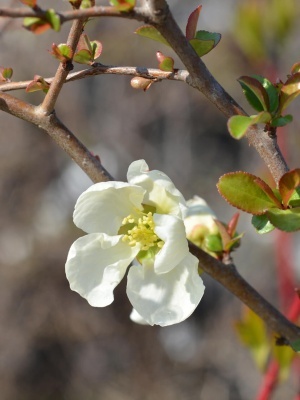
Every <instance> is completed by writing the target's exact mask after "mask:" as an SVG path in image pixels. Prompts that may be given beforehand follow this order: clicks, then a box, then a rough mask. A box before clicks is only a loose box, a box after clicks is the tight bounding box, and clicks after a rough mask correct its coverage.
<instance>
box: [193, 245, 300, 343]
mask: <svg viewBox="0 0 300 400" xmlns="http://www.w3.org/2000/svg"><path fill="white" fill-rule="evenodd" d="M190 251H191V253H193V254H194V255H195V256H196V257H197V258H198V260H199V264H200V267H201V268H202V269H203V270H204V271H205V272H206V273H207V274H209V275H210V276H211V277H212V278H213V279H215V280H217V281H218V282H220V283H221V284H222V285H223V286H224V287H226V289H228V290H229V291H230V292H231V293H233V294H234V295H235V296H236V297H237V298H238V299H240V300H241V301H242V302H243V303H244V304H246V305H247V306H248V307H249V308H251V310H253V311H254V312H255V313H256V314H257V315H258V316H259V317H260V318H261V319H262V320H263V321H265V323H266V324H267V325H268V326H269V327H270V328H271V329H272V330H273V331H274V332H275V333H277V334H278V335H279V336H280V337H282V338H284V339H286V340H287V342H288V343H292V342H294V341H296V340H299V339H300V327H297V326H296V325H294V324H292V323H291V322H290V321H289V320H288V319H286V318H285V317H284V316H283V315H282V314H281V313H280V312H279V311H278V310H277V309H276V308H274V307H273V306H272V305H271V304H270V303H269V302H268V301H267V300H266V299H264V298H263V297H262V296H261V295H260V294H259V293H258V292H257V291H256V290H255V289H254V288H253V287H252V286H251V285H249V283H248V282H247V281H245V279H244V278H242V277H241V275H240V274H239V273H238V271H237V270H236V267H235V266H234V265H233V264H229V265H227V264H223V263H222V262H220V261H218V260H217V259H215V258H213V257H212V256H210V255H209V254H207V253H205V252H204V251H203V250H201V249H200V248H199V247H197V246H195V245H193V244H192V243H190ZM299 301H300V300H299Z"/></svg>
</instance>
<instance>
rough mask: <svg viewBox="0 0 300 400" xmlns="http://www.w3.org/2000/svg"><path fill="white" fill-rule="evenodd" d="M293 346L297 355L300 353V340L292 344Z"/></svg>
mask: <svg viewBox="0 0 300 400" xmlns="http://www.w3.org/2000/svg"><path fill="white" fill-rule="evenodd" d="M291 346H292V348H293V349H294V350H295V351H296V352H297V353H300V339H297V340H295V341H294V342H292V343H291Z"/></svg>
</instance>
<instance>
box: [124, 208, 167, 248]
mask: <svg viewBox="0 0 300 400" xmlns="http://www.w3.org/2000/svg"><path fill="white" fill-rule="evenodd" d="M122 225H123V226H124V227H125V225H127V227H126V228H128V229H126V232H127V233H126V234H125V235H124V236H123V238H122V240H123V242H126V243H128V244H129V246H135V245H136V244H137V243H140V244H141V246H142V247H141V250H144V251H147V250H149V249H150V248H151V247H154V246H155V247H158V248H159V249H161V248H162V247H163V245H164V241H163V240H161V239H160V238H159V237H158V236H157V235H156V233H155V232H154V228H155V224H154V221H153V214H152V212H148V214H142V215H141V217H138V218H135V217H134V216H133V215H131V214H130V215H128V217H126V218H124V219H123V221H122ZM121 229H122V228H121Z"/></svg>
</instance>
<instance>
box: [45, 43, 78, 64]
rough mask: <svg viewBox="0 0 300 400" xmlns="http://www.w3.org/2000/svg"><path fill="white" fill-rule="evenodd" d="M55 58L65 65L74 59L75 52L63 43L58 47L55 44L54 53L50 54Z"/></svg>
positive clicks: (53, 46)
mask: <svg viewBox="0 0 300 400" xmlns="http://www.w3.org/2000/svg"><path fill="white" fill-rule="evenodd" d="M50 54H52V55H53V56H54V57H55V58H57V59H58V60H59V61H60V62H62V63H65V62H67V61H69V60H71V59H72V57H73V52H72V49H71V47H70V46H69V45H67V44H64V43H61V44H59V45H58V46H57V45H56V44H55V43H53V44H52V51H51V52H50Z"/></svg>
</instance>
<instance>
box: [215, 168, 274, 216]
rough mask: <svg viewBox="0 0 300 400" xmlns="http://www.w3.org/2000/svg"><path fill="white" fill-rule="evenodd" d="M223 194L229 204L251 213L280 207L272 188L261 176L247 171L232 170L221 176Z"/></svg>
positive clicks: (221, 192)
mask: <svg viewBox="0 0 300 400" xmlns="http://www.w3.org/2000/svg"><path fill="white" fill-rule="evenodd" d="M217 188H218V190H219V193H220V194H221V196H223V197H224V199H225V200H226V201H228V203H229V204H231V205H233V206H234V207H237V208H239V209H241V210H243V211H246V212H248V213H250V214H254V215H260V214H264V213H265V212H266V211H267V210H269V209H271V208H277V207H278V200H277V199H276V200H275V198H274V197H275V195H274V194H273V196H274V197H273V196H272V195H271V192H272V189H271V188H270V187H269V186H268V185H267V184H266V183H265V182H264V181H262V180H261V179H260V178H258V177H257V176H255V175H252V174H248V173H247V172H243V171H238V172H230V173H228V174H225V175H223V176H221V178H220V179H219V182H218V184H217Z"/></svg>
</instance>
